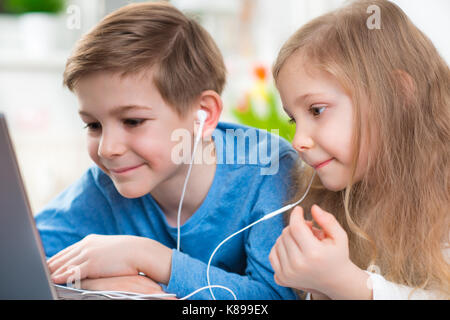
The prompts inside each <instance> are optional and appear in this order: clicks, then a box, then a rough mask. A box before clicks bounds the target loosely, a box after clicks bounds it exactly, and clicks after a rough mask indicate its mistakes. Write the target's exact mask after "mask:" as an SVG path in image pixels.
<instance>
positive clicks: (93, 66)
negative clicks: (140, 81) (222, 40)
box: [64, 2, 226, 116]
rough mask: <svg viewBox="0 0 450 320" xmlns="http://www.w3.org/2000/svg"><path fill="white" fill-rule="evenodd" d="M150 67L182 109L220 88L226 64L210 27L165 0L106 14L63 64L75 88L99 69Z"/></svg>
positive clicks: (68, 81) (157, 82)
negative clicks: (206, 91) (199, 22)
mask: <svg viewBox="0 0 450 320" xmlns="http://www.w3.org/2000/svg"><path fill="white" fill-rule="evenodd" d="M150 68H152V69H153V70H154V73H153V81H154V83H155V85H156V87H157V88H158V90H159V92H160V94H161V96H162V97H163V99H164V100H165V101H166V102H167V103H168V104H169V105H171V106H172V107H173V108H174V110H175V111H176V112H177V113H178V115H180V116H183V115H185V114H186V112H187V111H188V110H187V107H188V106H190V105H191V104H192V103H193V102H194V100H195V99H196V98H198V97H199V95H200V94H201V93H202V92H203V91H205V90H214V91H216V92H217V93H218V94H221V93H222V90H223V87H224V85H225V79H226V70H225V65H224V62H223V57H222V55H221V53H220V51H219V49H218V47H217V45H216V44H215V42H214V40H213V39H212V37H211V36H210V35H209V34H208V32H207V31H206V30H205V29H203V28H202V27H201V26H200V25H199V24H198V23H197V22H196V21H194V20H193V19H191V18H188V17H186V16H185V15H184V14H183V13H182V12H181V11H179V10H178V9H176V8H175V7H174V6H172V5H170V4H169V3H166V2H150V3H139V4H129V5H127V6H125V7H122V8H120V9H119V10H117V11H115V12H113V13H111V14H109V15H108V16H106V17H105V18H104V19H103V20H102V21H101V22H100V23H99V24H98V25H97V26H96V27H95V28H94V29H93V30H92V31H90V32H89V33H88V34H86V35H85V36H84V37H83V38H82V39H80V40H79V42H78V43H77V45H76V47H75V50H74V52H73V54H72V55H71V56H70V57H69V59H68V60H67V63H66V68H65V70H64V85H65V86H67V87H68V88H69V89H70V90H72V91H73V89H74V88H75V86H76V84H77V81H78V80H80V79H81V78H82V77H83V76H86V75H87V74H91V73H94V72H98V71H111V72H118V73H119V74H120V75H121V76H126V75H130V74H136V73H139V72H141V71H145V70H147V69H150Z"/></svg>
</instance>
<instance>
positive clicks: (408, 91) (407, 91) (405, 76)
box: [393, 69, 417, 100]
mask: <svg viewBox="0 0 450 320" xmlns="http://www.w3.org/2000/svg"><path fill="white" fill-rule="evenodd" d="M393 75H394V78H395V80H396V83H398V88H399V89H400V90H401V91H400V92H401V93H402V94H403V97H405V98H406V99H408V100H410V99H411V98H412V97H414V96H415V93H416V91H417V88H416V82H415V81H414V79H413V77H411V75H410V74H409V73H408V72H406V71H404V70H401V69H396V70H394V72H393Z"/></svg>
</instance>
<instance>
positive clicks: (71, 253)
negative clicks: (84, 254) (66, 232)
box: [47, 248, 79, 273]
mask: <svg viewBox="0 0 450 320" xmlns="http://www.w3.org/2000/svg"><path fill="white" fill-rule="evenodd" d="M78 252H79V250H78V249H77V248H72V249H71V250H67V251H66V252H65V253H64V254H62V255H59V257H57V258H55V259H53V258H52V259H51V260H49V261H48V262H47V266H48V269H49V271H50V273H54V272H55V271H56V270H58V269H59V268H61V266H63V265H64V264H65V263H66V262H67V261H70V260H71V259H73V258H74V257H76V256H77V255H78Z"/></svg>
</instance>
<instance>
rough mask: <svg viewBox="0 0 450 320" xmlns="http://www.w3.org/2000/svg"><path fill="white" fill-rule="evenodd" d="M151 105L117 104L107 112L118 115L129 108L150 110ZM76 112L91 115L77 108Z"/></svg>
mask: <svg viewBox="0 0 450 320" xmlns="http://www.w3.org/2000/svg"><path fill="white" fill-rule="evenodd" d="M151 109H152V108H151V107H148V106H139V105H134V104H133V105H128V106H119V107H115V108H114V109H112V110H111V111H110V112H109V114H110V115H118V114H121V113H124V112H126V111H130V110H151ZM78 113H79V114H80V115H84V116H91V115H90V114H89V113H88V112H86V111H83V110H79V111H78Z"/></svg>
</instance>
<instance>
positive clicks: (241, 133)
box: [213, 122, 298, 167]
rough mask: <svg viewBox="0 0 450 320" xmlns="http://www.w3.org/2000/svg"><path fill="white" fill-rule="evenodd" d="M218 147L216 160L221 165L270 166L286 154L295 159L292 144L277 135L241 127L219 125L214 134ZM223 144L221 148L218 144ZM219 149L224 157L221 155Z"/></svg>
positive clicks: (233, 124)
mask: <svg viewBox="0 0 450 320" xmlns="http://www.w3.org/2000/svg"><path fill="white" fill-rule="evenodd" d="M213 137H214V141H215V142H216V145H217V149H219V150H217V151H218V153H219V154H218V158H219V159H220V158H221V156H222V158H223V160H224V163H225V162H226V163H227V164H230V163H229V162H230V161H231V160H233V161H236V163H238V164H239V163H240V164H244V163H245V164H253V165H258V166H263V167H264V166H269V165H270V162H273V161H278V160H279V159H281V158H283V157H285V156H286V155H289V156H290V157H292V158H295V159H296V158H297V157H298V155H297V152H296V151H295V150H294V148H293V147H292V146H291V144H290V143H289V142H288V141H287V140H285V139H284V138H282V137H280V136H279V135H277V134H274V133H270V132H268V131H267V130H263V129H258V128H254V127H250V126H246V125H242V124H236V123H230V122H219V123H218V125H217V127H216V129H215V130H214V133H213ZM220 142H221V143H222V144H223V146H222V148H220V147H221V146H220V145H218V144H219V143H220ZM220 149H222V150H223V152H224V154H222V155H221V154H220V151H221V150H220Z"/></svg>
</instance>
